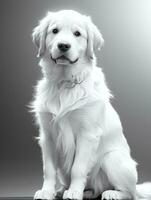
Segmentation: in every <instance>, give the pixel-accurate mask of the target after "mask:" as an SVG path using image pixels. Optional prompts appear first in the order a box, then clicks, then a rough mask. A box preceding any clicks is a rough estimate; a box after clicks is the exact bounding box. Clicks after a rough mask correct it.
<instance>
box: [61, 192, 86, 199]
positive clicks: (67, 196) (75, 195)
mask: <svg viewBox="0 0 151 200" xmlns="http://www.w3.org/2000/svg"><path fill="white" fill-rule="evenodd" d="M63 199H78V200H82V199H83V191H78V190H72V189H68V190H65V191H64V194H63Z"/></svg>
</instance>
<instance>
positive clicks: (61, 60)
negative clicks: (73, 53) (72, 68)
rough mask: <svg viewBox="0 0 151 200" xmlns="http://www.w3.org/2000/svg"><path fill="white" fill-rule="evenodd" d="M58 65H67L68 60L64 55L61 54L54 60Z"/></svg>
mask: <svg viewBox="0 0 151 200" xmlns="http://www.w3.org/2000/svg"><path fill="white" fill-rule="evenodd" d="M56 62H57V64H58V65H67V64H69V60H68V59H67V58H66V57H65V56H61V57H60V58H58V59H57V60H56Z"/></svg>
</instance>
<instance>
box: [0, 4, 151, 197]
mask: <svg viewBox="0 0 151 200" xmlns="http://www.w3.org/2000/svg"><path fill="white" fill-rule="evenodd" d="M59 9H75V10H77V11H80V12H82V13H84V14H87V15H90V16H92V19H93V21H94V22H95V24H96V25H97V26H98V27H99V29H100V30H101V32H102V34H103V36H104V39H105V46H104V48H103V49H102V51H101V52H99V53H98V54H97V56H98V65H99V66H101V67H102V68H103V71H104V73H105V75H106V79H107V83H108V86H109V88H110V89H111V90H112V92H113V94H114V96H115V98H114V99H113V100H112V104H113V106H114V107H115V109H116V110H117V112H118V113H119V115H120V117H121V121H122V124H123V128H124V133H125V136H126V138H127V140H128V143H129V145H130V147H131V151H132V157H133V158H135V160H136V161H137V162H138V163H139V165H138V171H139V182H142V181H149V180H150V181H151V156H150V154H151V1H150V0H145V1H144V0H127V1H124V0H114V1H111V0H94V1H91V0H82V1H81V0H76V1H72V0H60V1H59V0H27V1H25V0H12V1H10V0H1V1H0V21H1V23H0V26H1V27H0V38H1V39H0V60H1V61H0V87H1V92H0V95H1V96H0V106H1V108H0V117H1V119H0V126H1V128H0V196H32V195H33V194H34V192H35V191H36V190H37V189H38V188H40V187H41V184H42V162H41V153H40V149H39V147H38V145H37V143H36V141H35V140H34V136H37V134H38V130H37V128H36V127H35V126H34V123H33V119H32V116H31V114H30V113H28V108H27V104H28V103H29V102H30V101H31V99H32V92H33V86H34V85H35V84H36V81H37V80H38V79H39V78H40V77H41V73H40V68H39V66H38V59H37V58H36V48H35V46H34V45H33V43H32V39H31V33H32V29H33V28H34V27H35V26H36V25H37V23H38V20H40V19H41V18H43V17H44V16H45V14H46V12H47V11H48V10H51V11H55V10H59ZM117 167H118V166H117Z"/></svg>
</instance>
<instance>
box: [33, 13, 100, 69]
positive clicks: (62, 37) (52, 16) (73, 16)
mask: <svg viewBox="0 0 151 200" xmlns="http://www.w3.org/2000/svg"><path fill="white" fill-rule="evenodd" d="M33 40H34V42H35V44H36V45H37V47H38V56H44V55H47V56H48V57H49V58H50V60H51V61H53V62H54V63H56V64H57V65H63V66H64V65H74V64H76V63H78V62H84V60H91V59H93V55H94V49H96V48H100V47H101V46H102V44H103V38H102V35H101V33H100V32H99V30H98V29H97V27H96V26H95V25H94V24H93V23H92V21H91V19H90V18H89V17H87V16H84V15H81V14H79V13H78V12H75V11H72V10H63V11H59V12H54V13H52V12H49V13H48V14H47V16H46V17H45V18H44V19H43V20H41V21H40V24H39V26H37V27H36V28H35V29H34V32H33Z"/></svg>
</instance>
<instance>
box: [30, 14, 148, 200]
mask: <svg viewBox="0 0 151 200" xmlns="http://www.w3.org/2000/svg"><path fill="white" fill-rule="evenodd" d="M54 29H55V30H54ZM77 31H78V33H77ZM79 33H80V34H79ZM33 41H34V43H35V44H36V45H37V47H38V57H40V63H39V65H40V66H41V69H42V72H43V78H42V80H40V81H39V82H38V84H37V87H36V91H35V96H34V97H35V99H34V100H33V102H32V105H31V107H32V111H33V112H34V113H35V117H36V121H37V124H38V126H39V132H40V134H39V137H38V139H39V144H40V147H41V150H42V157H43V171H44V183H43V186H42V189H41V190H38V191H37V192H36V194H35V197H34V198H35V199H53V198H54V197H55V195H56V194H61V195H63V198H64V199H82V198H83V195H84V196H85V197H89V198H90V197H96V196H98V195H99V194H102V199H107V200H108V199H126V198H134V199H136V198H137V197H142V198H148V197H151V184H150V183H145V184H143V185H136V183H137V171H136V162H135V161H134V160H133V159H132V158H131V155H130V149H129V146H128V144H127V141H126V139H125V137H124V135H123V130H122V126H121V122H120V119H119V116H118V114H117V113H116V111H115V110H114V108H113V107H112V105H111V104H110V97H112V95H111V93H110V91H109V89H108V87H107V85H106V82H105V78H104V74H103V72H102V70H101V68H98V67H97V66H96V58H95V54H94V51H95V50H97V49H100V48H101V47H102V45H103V38H102V35H101V33H100V31H99V30H98V28H97V27H96V26H95V25H94V24H93V23H92V21H91V19H90V17H88V16H85V15H81V14H79V13H78V12H75V11H71V10H64V11H58V12H49V13H48V14H47V15H46V17H45V18H44V19H42V20H41V21H40V23H39V25H38V26H37V27H36V28H35V29H34V31H33ZM60 43H63V44H64V43H65V44H69V45H70V46H71V47H70V49H69V50H68V51H66V52H62V51H61V50H60V49H59V48H58V44H60ZM62 55H63V57H60V56H62ZM88 189H89V190H90V191H89V192H84V190H88Z"/></svg>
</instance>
